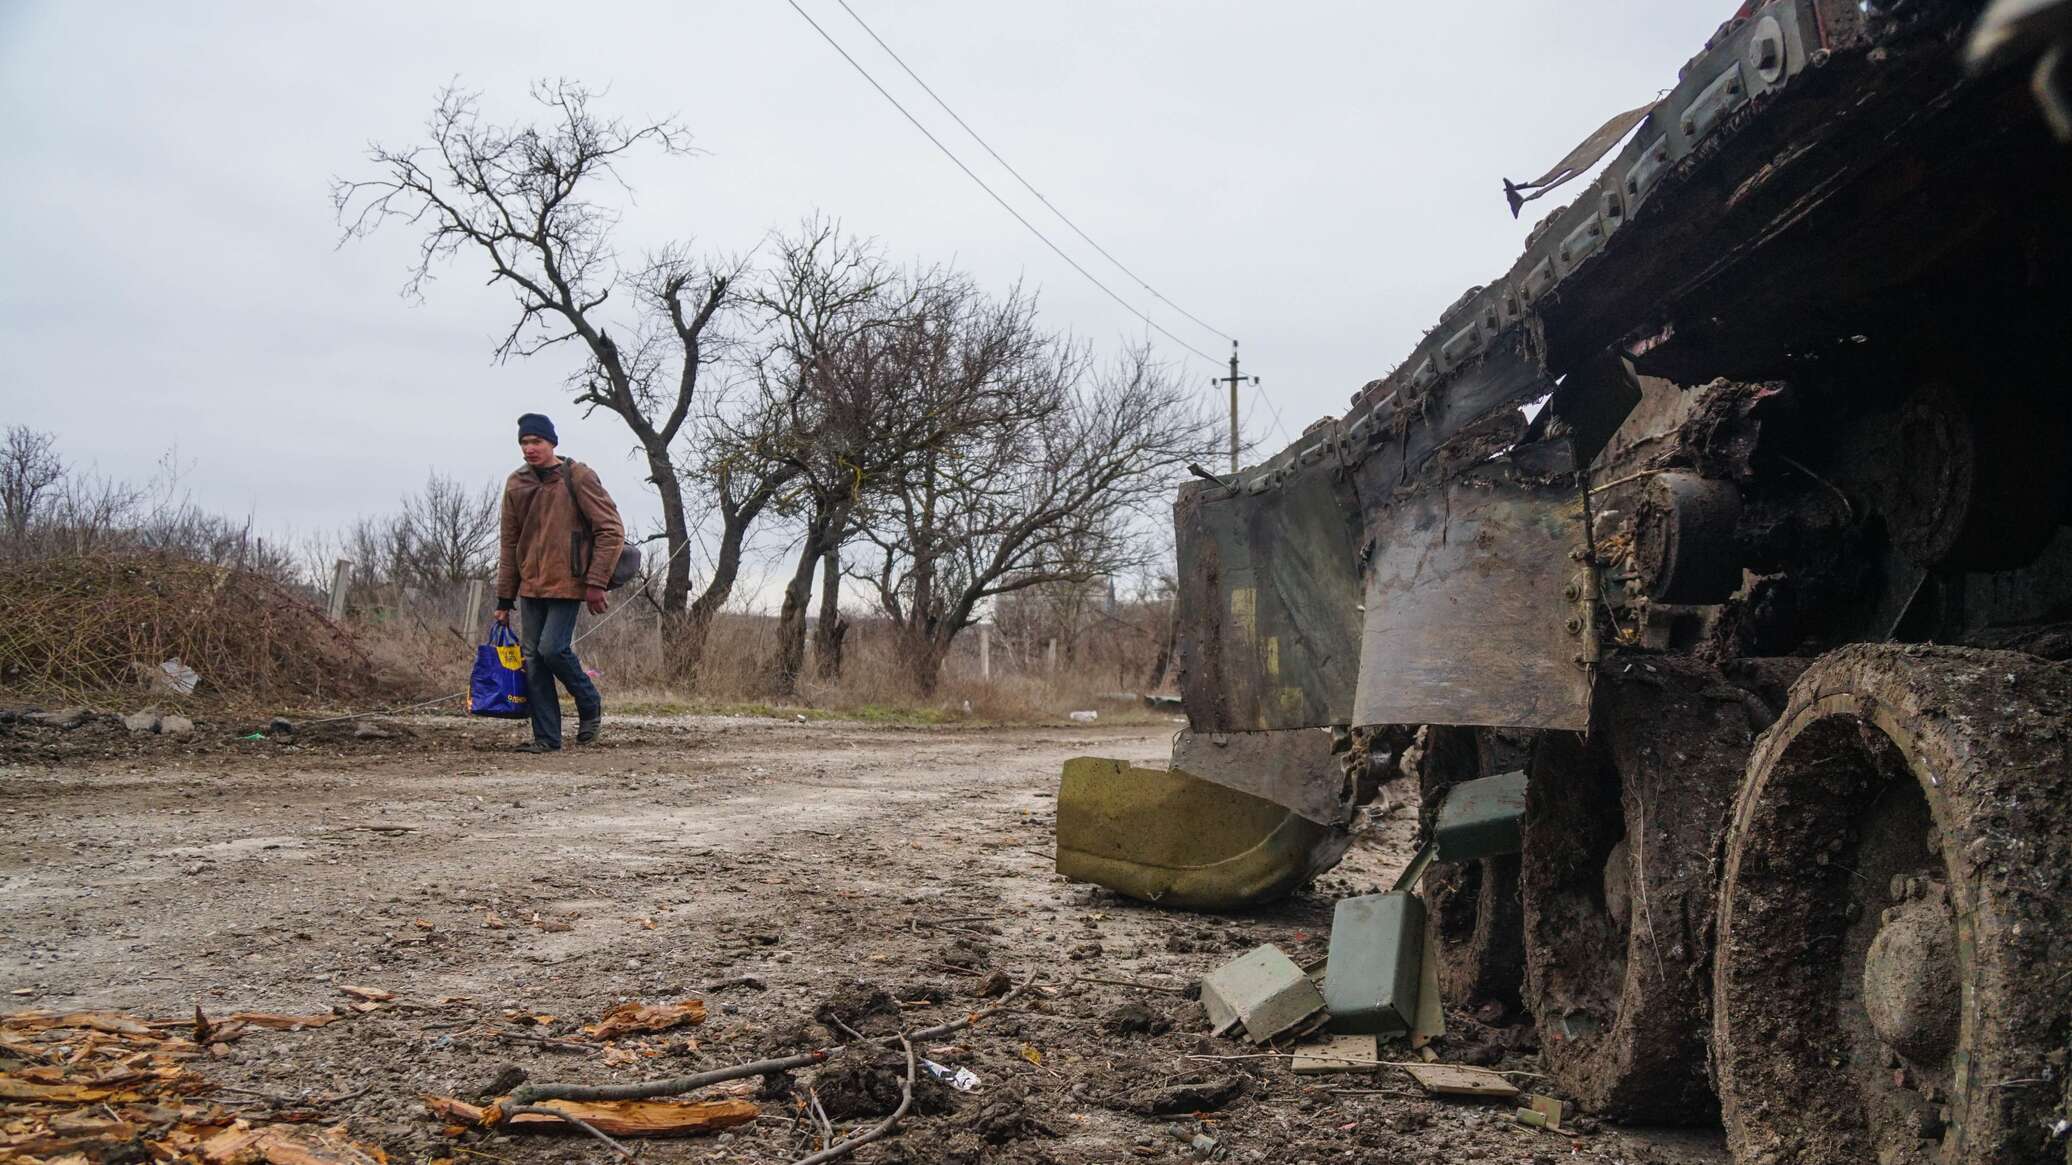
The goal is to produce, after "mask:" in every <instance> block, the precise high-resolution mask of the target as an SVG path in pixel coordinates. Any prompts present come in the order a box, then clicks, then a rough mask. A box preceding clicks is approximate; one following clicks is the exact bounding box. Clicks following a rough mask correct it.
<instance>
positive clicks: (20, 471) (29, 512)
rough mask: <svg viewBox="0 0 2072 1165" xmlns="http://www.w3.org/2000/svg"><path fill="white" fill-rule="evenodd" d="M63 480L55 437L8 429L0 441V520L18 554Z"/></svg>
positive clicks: (21, 427) (22, 428) (13, 427)
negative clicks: (3, 523)
mask: <svg viewBox="0 0 2072 1165" xmlns="http://www.w3.org/2000/svg"><path fill="white" fill-rule="evenodd" d="M64 480H65V462H64V459H63V458H61V457H59V456H58V452H57V438H56V437H55V436H54V435H52V434H50V433H45V432H42V431H40V430H37V429H31V428H29V427H28V426H27V425H10V426H8V428H7V435H6V436H5V438H0V521H4V522H5V523H6V529H7V542H8V545H9V546H10V547H12V548H14V549H15V550H16V552H17V553H19V552H20V550H21V549H22V548H23V547H24V546H25V545H26V543H27V542H28V538H29V528H30V527H31V526H33V525H35V523H36V519H37V518H38V517H39V516H41V515H42V514H43V513H44V511H46V510H47V509H48V508H49V507H50V505H51V503H52V502H54V501H56V500H57V496H58V491H59V490H60V488H61V487H62V485H63V483H64Z"/></svg>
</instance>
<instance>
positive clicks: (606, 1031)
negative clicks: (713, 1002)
mask: <svg viewBox="0 0 2072 1165" xmlns="http://www.w3.org/2000/svg"><path fill="white" fill-rule="evenodd" d="M704 1022H705V1001H704V1000H702V999H685V1000H682V1001H681V1002H677V1003H655V1004H648V1003H621V1004H620V1005H618V1006H617V1007H614V1008H612V1009H611V1010H610V1011H607V1012H605V1013H604V1018H603V1019H601V1020H599V1021H597V1022H596V1023H594V1024H591V1025H589V1026H587V1027H585V1028H584V1029H583V1031H584V1032H585V1033H586V1034H588V1035H592V1036H596V1037H597V1038H598V1039H601V1040H608V1039H610V1038H612V1037H613V1036H621V1035H625V1034H626V1033H628V1032H660V1031H668V1030H669V1029H670V1028H673V1027H683V1026H684V1025H686V1024H694V1023H704Z"/></svg>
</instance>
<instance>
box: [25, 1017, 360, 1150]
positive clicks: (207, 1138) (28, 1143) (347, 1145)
mask: <svg viewBox="0 0 2072 1165" xmlns="http://www.w3.org/2000/svg"><path fill="white" fill-rule="evenodd" d="M336 1018H338V1017H336V1016H331V1015H322V1016H264V1015H242V1016H239V1017H236V1018H233V1019H227V1020H222V1021H211V1020H210V1019H209V1018H208V1017H207V1016H205V1015H203V1014H202V1013H201V1012H200V1010H199V1009H197V1010H196V1012H195V1015H194V1018H193V1019H192V1020H187V1019H180V1020H166V1021H149V1022H147V1021H144V1020H140V1019H137V1018H136V1017H134V1016H128V1015H121V1014H117V1013H113V1012H71V1013H66V1014H62V1015H54V1014H47V1013H38V1012H25V1013H18V1014H13V1015H0V1048H4V1049H5V1050H6V1052H7V1056H8V1060H9V1065H8V1070H7V1071H4V1072H0V1160H10V1161H12V1160H23V1159H34V1160H40V1161H43V1162H45V1163H46V1165H56V1163H60V1162H65V1163H70V1162H80V1163H82V1165H83V1163H84V1162H87V1161H105V1160H128V1159H131V1158H133V1157H136V1156H137V1155H138V1153H139V1149H140V1147H141V1150H142V1152H143V1153H146V1154H148V1155H149V1157H150V1158H151V1159H154V1160H157V1161H162V1162H194V1163H200V1165H381V1163H382V1162H385V1161H386V1160H387V1158H386V1157H384V1156H383V1154H382V1152H381V1150H380V1149H379V1148H376V1147H374V1146H371V1145H365V1144H359V1143H356V1142H353V1141H351V1140H349V1139H348V1138H347V1137H346V1135H345V1133H344V1131H343V1129H342V1128H341V1129H332V1130H329V1131H326V1132H318V1131H316V1130H314V1129H311V1128H309V1127H307V1126H295V1125H289V1124H285V1123H282V1124H273V1123H264V1122H240V1121H237V1119H236V1114H235V1113H233V1112H230V1111H228V1110H226V1109H225V1108H223V1107H222V1106H221V1105H218V1104H214V1103H210V1102H208V1101H205V1100H199V1099H196V1094H198V1093H203V1092H207V1091H209V1090H210V1088H211V1087H212V1086H211V1084H210V1083H209V1082H208V1081H207V1080H206V1079H204V1078H203V1077H202V1076H200V1075H199V1074H197V1073H195V1072H194V1071H192V1070H191V1069H190V1068H189V1067H188V1064H189V1063H190V1062H191V1061H193V1060H194V1059H196V1058H197V1057H200V1056H203V1055H207V1054H210V1053H211V1052H214V1051H215V1050H217V1049H222V1050H223V1051H228V1048H227V1047H226V1046H225V1045H224V1043H223V1042H222V1041H223V1040H225V1039H228V1038H234V1037H235V1035H236V1034H237V1033H239V1032H242V1031H245V1030H247V1023H248V1022H250V1021H258V1022H256V1023H254V1026H264V1021H265V1020H268V1019H272V1020H277V1021H283V1022H280V1023H278V1024H277V1025H276V1026H280V1027H285V1028H288V1029H290V1030H293V1029H297V1028H303V1027H312V1026H322V1025H323V1024H326V1023H330V1022H332V1021H333V1020H335V1019H336ZM191 1035H192V1036H201V1037H204V1038H205V1039H206V1040H207V1041H208V1042H207V1043H203V1042H201V1041H198V1040H194V1039H189V1038H187V1037H188V1036H191ZM223 1091H224V1092H237V1091H240V1090H237V1089H230V1088H224V1089H223ZM252 1095H261V1096H263V1095H265V1094H260V1093H252ZM313 1115H314V1114H312V1113H308V1112H302V1113H298V1114H297V1116H299V1117H300V1119H301V1120H305V1121H306V1120H310V1119H312V1118H313Z"/></svg>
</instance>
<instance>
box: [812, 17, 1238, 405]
mask: <svg viewBox="0 0 2072 1165" xmlns="http://www.w3.org/2000/svg"><path fill="white" fill-rule="evenodd" d="M784 2H785V3H787V4H789V5H791V10H792V11H793V12H796V13H798V14H799V17H800V19H802V20H804V21H805V22H806V23H807V24H810V25H812V26H813V31H814V32H817V33H819V34H820V39H822V40H824V41H826V42H827V43H828V45H829V46H830V47H832V48H833V49H834V50H835V51H836V52H838V53H840V54H842V59H843V60H845V61H847V62H849V67H850V68H852V69H855V70H856V72H857V73H858V74H859V75H861V76H862V77H863V79H864V80H865V81H868V82H870V86H871V88H873V89H876V90H877V91H878V95H879V96H881V97H883V98H884V99H885V100H887V101H889V102H891V103H892V108H894V109H897V110H898V111H899V113H900V116H901V117H904V118H906V119H907V121H909V122H911V123H912V124H913V127H914V128H915V129H917V130H920V131H921V136H922V137H925V138H927V139H928V141H929V143H930V144H932V145H934V146H935V148H936V149H938V150H941V151H942V155H943V157H945V158H948V159H949V160H950V161H951V162H952V163H953V164H954V165H955V166H956V167H957V168H958V169H959V170H962V171H964V176H965V177H966V178H969V179H971V180H972V181H973V182H975V183H977V184H978V188H979V189H980V190H983V191H985V192H986V194H987V195H988V196H990V197H991V198H992V200H993V201H994V202H997V203H999V204H1000V209H1002V210H1004V211H1006V212H1007V213H1009V214H1011V215H1013V216H1014V221H1016V222H1018V223H1020V224H1022V226H1023V227H1024V228H1026V229H1027V230H1028V232H1029V233H1030V234H1032V235H1035V236H1036V238H1037V239H1038V240H1039V241H1041V242H1042V243H1043V245H1044V246H1046V247H1049V248H1050V249H1051V251H1052V252H1053V253H1054V254H1056V255H1057V257H1058V258H1060V259H1063V260H1064V261H1065V263H1066V264H1067V265H1068V266H1070V267H1071V268H1072V270H1074V271H1077V272H1079V274H1080V275H1082V276H1084V277H1085V279H1086V281H1087V282H1088V283H1091V284H1093V285H1094V286H1095V287H1098V288H1100V289H1101V291H1102V292H1103V293H1104V294H1105V295H1107V297H1108V298H1109V299H1112V300H1114V301H1115V302H1116V303H1118V304H1121V305H1122V307H1123V309H1124V310H1126V311H1128V312H1129V313H1130V314H1131V315H1134V316H1136V317H1137V318H1138V319H1140V320H1143V321H1144V323H1145V325H1146V326H1148V327H1150V328H1151V329H1152V330H1154V331H1156V332H1157V333H1158V334H1159V335H1161V336H1164V337H1165V338H1166V339H1168V340H1171V341H1172V342H1173V343H1175V344H1178V345H1180V346H1181V347H1182V348H1185V349H1187V350H1188V351H1189V352H1192V353H1194V354H1195V355H1197V356H1199V357H1201V358H1202V359H1204V360H1207V361H1208V362H1209V363H1211V364H1214V363H1215V362H1216V359H1215V357H1213V356H1211V355H1209V354H1208V353H1207V352H1204V351H1202V350H1201V349H1200V348H1197V347H1195V346H1194V345H1192V344H1190V343H1188V342H1187V341H1185V340H1183V339H1181V338H1180V337H1178V336H1176V335H1174V334H1173V333H1171V332H1169V331H1167V330H1166V329H1165V328H1164V327H1163V326H1162V325H1160V324H1159V322H1158V321H1157V320H1154V319H1152V318H1151V317H1150V316H1148V315H1145V314H1144V312H1143V311H1142V310H1140V309H1139V308H1138V307H1137V306H1136V305H1135V304H1132V303H1131V302H1130V301H1128V300H1126V299H1124V298H1122V297H1121V296H1119V295H1117V294H1115V292H1114V290H1113V289H1112V288H1110V287H1109V286H1108V285H1107V284H1105V283H1103V282H1101V281H1100V280H1099V279H1096V278H1094V274H1093V272H1091V271H1088V270H1087V269H1086V268H1084V267H1082V266H1080V265H1079V261H1078V260H1076V259H1074V258H1073V257H1072V256H1070V255H1068V254H1066V253H1065V252H1064V250H1063V248H1061V247H1059V246H1058V245H1057V244H1056V243H1053V242H1051V241H1050V236H1049V235H1046V234H1044V233H1043V232H1042V231H1040V230H1038V229H1037V228H1036V224H1035V223H1032V222H1030V221H1029V220H1028V219H1027V218H1025V217H1024V216H1023V215H1022V212H1021V211H1018V210H1016V209H1015V208H1014V206H1013V204H1011V203H1009V202H1008V201H1007V200H1006V199H1005V198H1002V197H1000V194H999V192H998V191H996V190H994V189H993V188H992V187H991V186H988V185H986V181H985V179H983V178H980V177H979V176H978V175H977V174H975V173H973V172H972V169H971V167H969V166H967V165H965V164H964V160H963V159H962V158H959V157H958V156H957V155H956V154H954V153H951V152H950V148H949V147H948V146H946V145H943V144H942V140H941V139H940V138H938V137H936V136H935V135H934V134H933V133H930V132H929V130H928V127H927V126H925V125H922V124H921V120H920V119H919V118H917V117H915V116H914V115H913V114H912V113H910V112H908V111H907V107H906V106H904V105H901V104H900V103H899V98H897V97H894V96H893V95H892V94H891V93H890V92H888V91H887V90H886V88H885V87H884V86H883V85H880V84H878V79H877V78H876V77H873V76H871V75H870V70H868V69H866V68H864V67H863V66H862V65H861V64H859V63H857V60H856V58H855V57H852V56H850V55H849V50H848V49H845V48H843V47H842V46H841V43H840V42H839V41H837V40H835V38H834V37H832V36H829V35H828V32H827V30H826V29H824V28H822V27H820V22H819V21H817V20H814V19H813V17H812V16H811V15H809V14H808V13H807V12H806V10H805V9H803V8H801V7H799V2H798V0H784Z"/></svg>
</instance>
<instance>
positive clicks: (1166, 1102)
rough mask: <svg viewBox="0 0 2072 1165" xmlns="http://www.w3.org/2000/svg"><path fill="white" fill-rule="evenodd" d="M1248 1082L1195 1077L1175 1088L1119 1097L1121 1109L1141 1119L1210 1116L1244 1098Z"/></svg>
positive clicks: (1241, 1077)
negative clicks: (1141, 1116)
mask: <svg viewBox="0 0 2072 1165" xmlns="http://www.w3.org/2000/svg"><path fill="white" fill-rule="evenodd" d="M1251 1083H1252V1078H1251V1077H1249V1076H1246V1075H1245V1074H1244V1073H1242V1072H1232V1073H1230V1074H1229V1075H1223V1076H1198V1077H1196V1078H1194V1079H1193V1080H1186V1081H1182V1082H1181V1083H1178V1084H1166V1085H1153V1086H1150V1087H1146V1088H1138V1089H1135V1090H1133V1091H1131V1092H1129V1093H1127V1094H1126V1095H1125V1096H1124V1097H1123V1107H1125V1108H1127V1109H1129V1110H1130V1111H1132V1112H1139V1113H1143V1114H1144V1115H1145V1116H1173V1115H1175V1114H1177V1113H1184V1112H1214V1111H1215V1110H1216V1109H1219V1108H1222V1107H1223V1106H1224V1105H1226V1104H1229V1103H1230V1102H1231V1101H1233V1100H1236V1099H1237V1098H1238V1097H1240V1096H1243V1095H1244V1094H1245V1090H1246V1089H1247V1088H1249V1087H1250V1086H1251Z"/></svg>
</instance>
